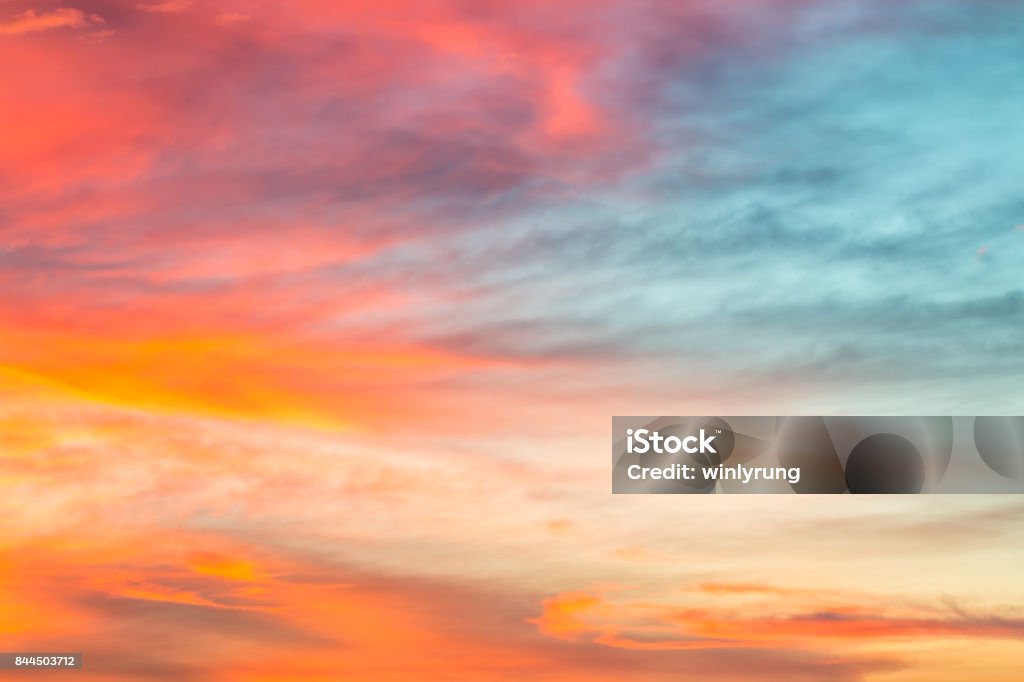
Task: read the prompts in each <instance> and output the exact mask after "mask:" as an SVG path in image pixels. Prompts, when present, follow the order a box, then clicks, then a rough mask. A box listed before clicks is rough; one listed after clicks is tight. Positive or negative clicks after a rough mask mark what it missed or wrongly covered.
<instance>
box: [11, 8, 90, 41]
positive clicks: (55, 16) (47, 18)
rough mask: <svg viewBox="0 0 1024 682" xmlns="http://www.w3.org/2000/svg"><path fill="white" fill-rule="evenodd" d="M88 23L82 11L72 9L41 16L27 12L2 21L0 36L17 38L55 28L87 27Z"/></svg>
mask: <svg viewBox="0 0 1024 682" xmlns="http://www.w3.org/2000/svg"><path fill="white" fill-rule="evenodd" d="M87 23H88V22H87V20H86V18H85V14H84V13H83V12H82V11H81V10H77V9H72V8H70V7H60V8H58V9H55V10H53V11H51V12H42V13H41V14H37V13H36V12H35V11H34V10H26V11H25V12H22V13H21V14H18V15H16V16H14V17H13V18H11V19H8V20H6V21H0V35H6V36H16V35H24V34H26V33H38V32H40V31H49V30H52V29H55V28H77V27H79V26H85V25H86V24H87Z"/></svg>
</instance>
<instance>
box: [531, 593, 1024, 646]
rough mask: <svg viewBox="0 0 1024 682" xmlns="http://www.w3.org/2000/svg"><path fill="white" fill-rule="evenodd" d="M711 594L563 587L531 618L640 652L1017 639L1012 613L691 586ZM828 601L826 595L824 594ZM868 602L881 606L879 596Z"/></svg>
mask: <svg viewBox="0 0 1024 682" xmlns="http://www.w3.org/2000/svg"><path fill="white" fill-rule="evenodd" d="M698 590H699V591H702V592H705V593H708V594H710V595H713V596H715V597H716V598H717V599H718V600H719V602H718V604H717V606H708V607H704V608H677V607H674V606H673V605H672V599H671V598H669V599H665V598H662V599H660V600H649V599H641V598H638V597H636V596H632V595H631V594H630V592H631V591H628V590H627V591H623V590H614V589H611V590H610V589H590V590H583V591H575V592H565V593H561V594H558V595H555V596H554V597H550V598H548V599H545V600H544V601H543V602H542V610H541V614H540V615H539V616H538V617H537V618H536V619H534V620H532V622H534V623H536V625H537V628H538V631H539V632H541V633H542V634H544V635H547V636H549V637H554V638H557V639H566V640H570V641H590V642H593V643H596V644H600V645H603V646H610V647H621V648H625V649H634V650H643V651H691V650H718V649H741V650H747V649H757V648H777V647H786V648H795V649H798V650H799V649H808V650H813V649H820V648H821V647H822V646H823V642H825V641H828V640H850V641H855V640H865V641H872V642H878V641H881V640H885V639H890V638H892V639H917V640H929V639H946V638H968V639H995V640H999V639H1008V640H1013V639H1018V638H1019V637H1020V636H1021V634H1022V633H1024V619H1021V618H1019V617H1015V616H1012V615H1007V616H996V615H984V616H981V615H976V614H971V613H970V612H967V611H965V610H962V609H956V610H952V609H951V610H948V611H946V612H939V611H938V610H936V609H934V608H928V607H919V608H917V609H913V610H908V611H907V612H906V613H883V612H880V611H872V610H871V609H870V608H869V607H863V606H846V605H844V606H831V607H827V606H826V607H822V608H814V609H812V610H808V611H804V610H801V609H804V608H806V606H805V604H808V603H814V602H816V601H817V602H820V601H822V600H823V599H822V597H820V596H817V595H813V594H810V593H808V592H803V593H801V592H798V591H793V590H786V589H780V588H776V587H774V586H771V585H760V586H759V585H744V586H734V585H730V586H723V585H714V586H712V587H711V588H710V589H709V588H708V586H707V585H704V586H698ZM743 595H747V596H769V597H774V598H775V599H774V602H773V604H772V605H766V604H764V603H760V604H758V607H757V610H758V611H761V612H763V611H766V610H767V611H771V610H773V609H777V610H779V611H780V612H781V613H780V615H777V616H771V615H768V616H754V615H750V609H749V608H745V609H742V610H739V609H737V608H736V607H735V606H734V605H733V604H731V603H730V602H728V601H725V602H723V601H721V600H722V599H723V597H735V596H743ZM826 599H827V598H826ZM868 601H869V602H870V603H873V604H879V603H884V600H883V599H881V598H879V597H874V598H871V599H870V600H868Z"/></svg>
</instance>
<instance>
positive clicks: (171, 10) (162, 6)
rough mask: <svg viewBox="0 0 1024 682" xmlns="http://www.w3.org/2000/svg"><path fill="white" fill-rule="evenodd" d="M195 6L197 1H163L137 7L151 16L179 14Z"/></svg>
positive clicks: (141, 4)
mask: <svg viewBox="0 0 1024 682" xmlns="http://www.w3.org/2000/svg"><path fill="white" fill-rule="evenodd" d="M194 4H195V0H161V1H160V2H149V3H139V4H137V5H136V7H137V8H138V9H140V10H142V11H143V12H149V13H151V14H178V13H180V12H185V11H187V10H189V9H191V7H192V6H193V5H194Z"/></svg>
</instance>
